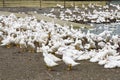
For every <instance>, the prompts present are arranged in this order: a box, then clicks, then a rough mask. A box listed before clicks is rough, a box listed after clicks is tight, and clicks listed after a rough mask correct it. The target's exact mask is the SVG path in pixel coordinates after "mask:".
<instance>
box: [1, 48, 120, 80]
mask: <svg viewBox="0 0 120 80" xmlns="http://www.w3.org/2000/svg"><path fill="white" fill-rule="evenodd" d="M79 62H80V63H81V64H80V65H78V66H76V67H73V69H72V70H71V71H67V70H66V68H67V66H66V65H65V64H64V63H62V62H61V63H60V64H59V65H58V66H56V67H54V68H53V71H48V70H47V69H46V67H45V64H44V61H43V57H42V54H41V53H28V52H24V53H19V49H17V48H9V49H7V48H5V47H0V80H120V74H119V73H120V68H115V69H104V68H103V66H100V65H98V64H97V63H90V62H89V61H79Z"/></svg>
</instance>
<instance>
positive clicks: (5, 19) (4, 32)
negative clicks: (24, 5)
mask: <svg viewBox="0 0 120 80" xmlns="http://www.w3.org/2000/svg"><path fill="white" fill-rule="evenodd" d="M111 33H112V32H111V31H106V30H105V31H103V32H102V33H100V34H98V35H96V34H93V33H90V31H88V32H87V33H85V32H82V31H81V29H74V28H73V26H72V25H71V26H67V25H63V26H62V25H59V24H56V23H54V22H46V21H43V20H41V21H38V20H37V19H36V18H35V17H34V16H32V17H30V16H26V17H24V18H22V17H19V18H17V17H16V16H15V15H14V14H10V15H9V16H4V15H1V16H0V46H6V47H7V48H10V47H13V46H16V47H18V48H19V49H20V50H22V51H29V52H33V53H34V52H37V53H42V54H43V57H44V61H45V64H46V66H47V67H48V68H49V70H50V69H51V67H53V66H56V65H59V63H58V61H63V62H64V63H65V64H66V65H67V66H68V70H71V68H72V67H73V66H76V65H78V64H80V63H78V62H76V61H79V60H89V61H90V62H97V63H98V64H100V65H104V68H116V67H120V36H119V35H111ZM58 55H59V56H61V57H58Z"/></svg>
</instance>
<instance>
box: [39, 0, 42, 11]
mask: <svg viewBox="0 0 120 80" xmlns="http://www.w3.org/2000/svg"><path fill="white" fill-rule="evenodd" d="M39 1H40V9H41V8H42V0H39Z"/></svg>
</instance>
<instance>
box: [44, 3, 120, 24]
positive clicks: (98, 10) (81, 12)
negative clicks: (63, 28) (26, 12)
mask: <svg viewBox="0 0 120 80" xmlns="http://www.w3.org/2000/svg"><path fill="white" fill-rule="evenodd" d="M57 7H59V8H57V9H56V8H52V9H51V11H50V13H44V15H45V16H49V17H53V18H59V19H61V20H66V21H74V22H78V23H88V22H89V23H110V22H120V5H119V4H118V5H114V4H110V5H109V6H108V5H105V6H102V5H97V4H91V3H90V4H89V5H88V6H85V5H84V4H83V5H82V7H78V6H75V8H74V9H69V8H65V9H63V8H64V7H62V5H59V4H57Z"/></svg>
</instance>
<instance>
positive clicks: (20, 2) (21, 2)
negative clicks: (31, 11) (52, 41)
mask: <svg viewBox="0 0 120 80" xmlns="http://www.w3.org/2000/svg"><path fill="white" fill-rule="evenodd" d="M74 3H75V5H76V6H79V7H81V6H82V5H83V4H84V5H86V6H87V5H88V4H89V3H93V4H98V5H105V4H106V1H75V2H74V1H66V7H71V4H74ZM57 4H61V5H64V2H63V1H42V3H41V5H42V7H43V8H44V7H56V5H57ZM2 6H3V2H2V1H0V7H2ZM5 6H6V7H40V1H39V0H36V1H34V0H30V1H27V0H16V1H14V0H6V1H5Z"/></svg>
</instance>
